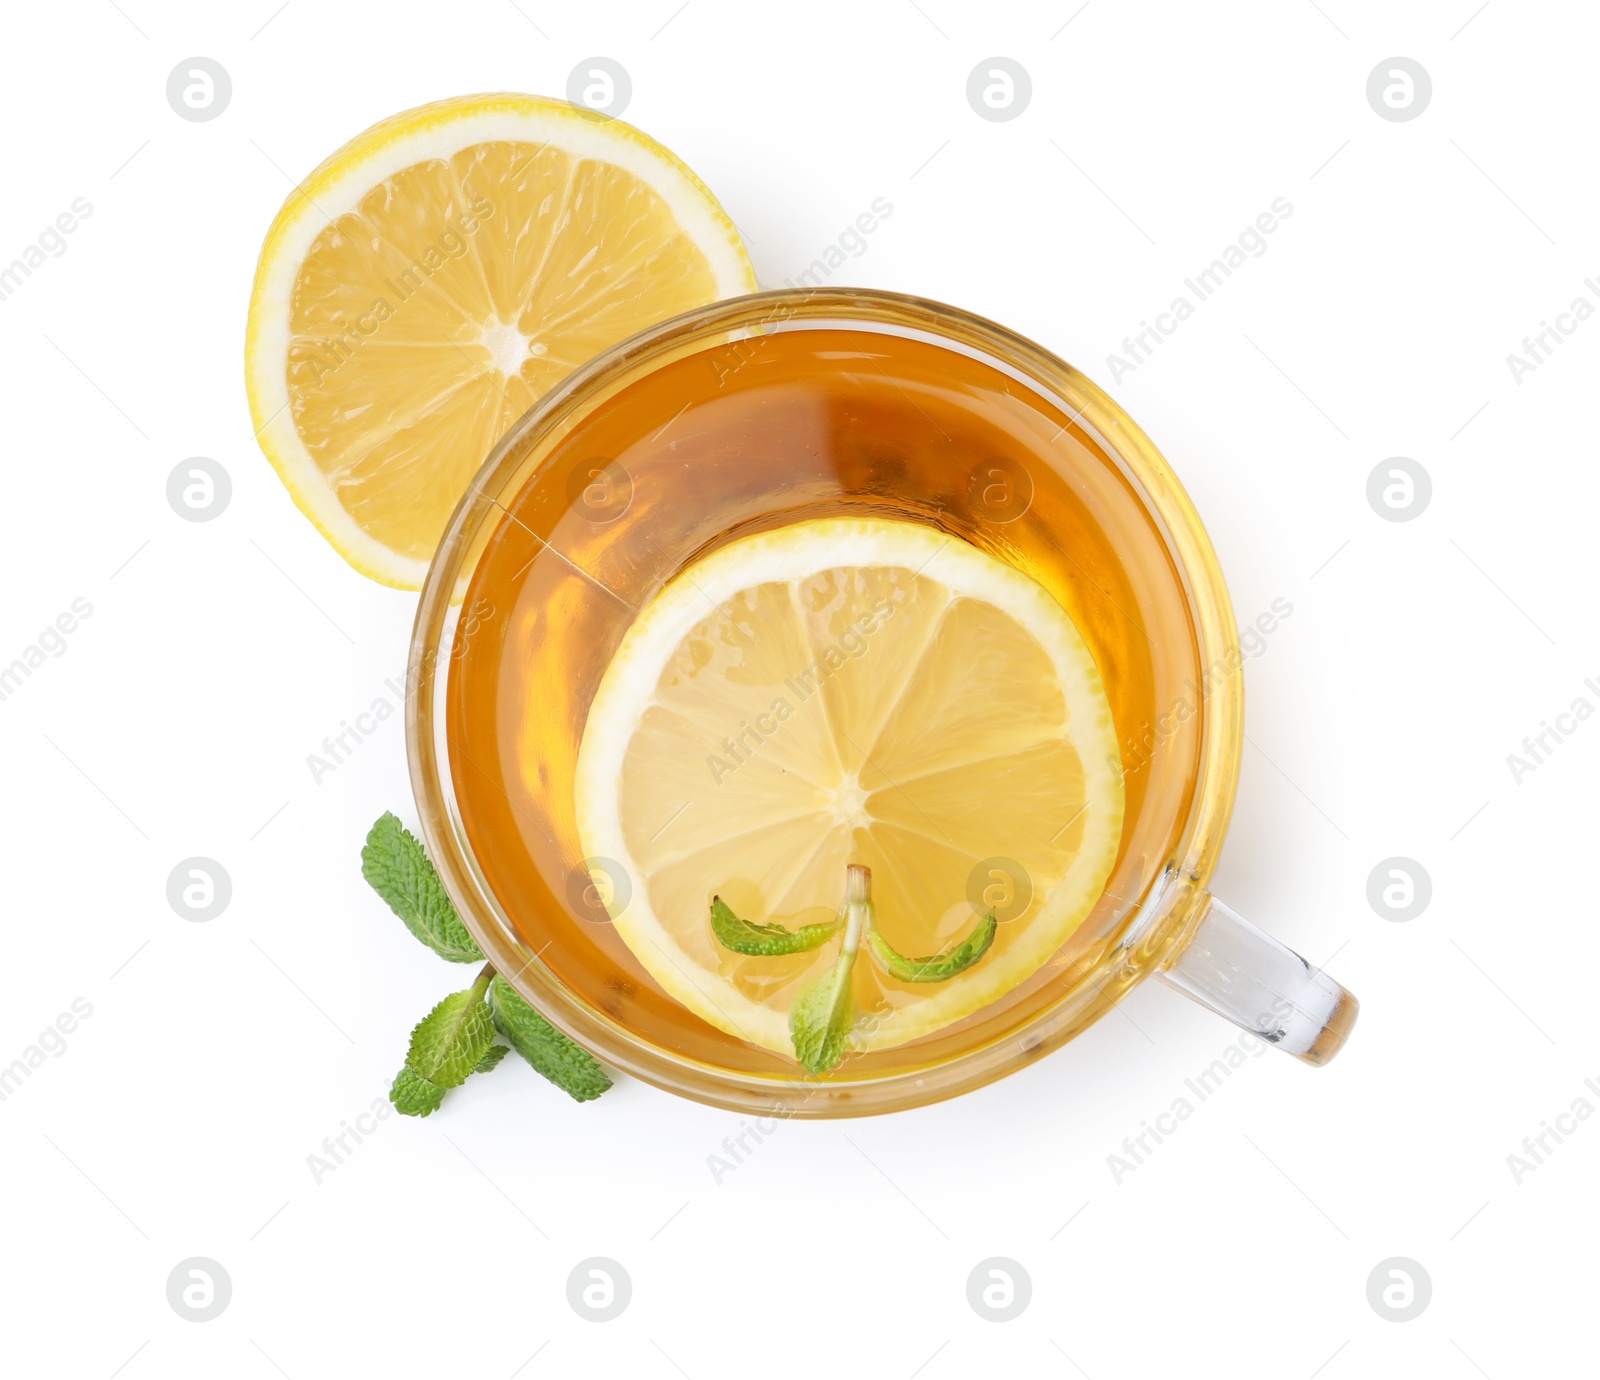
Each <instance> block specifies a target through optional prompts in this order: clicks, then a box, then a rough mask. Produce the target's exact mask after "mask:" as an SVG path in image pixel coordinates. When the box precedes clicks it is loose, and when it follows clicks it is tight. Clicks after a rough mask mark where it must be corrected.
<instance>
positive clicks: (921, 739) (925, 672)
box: [575, 519, 1123, 1054]
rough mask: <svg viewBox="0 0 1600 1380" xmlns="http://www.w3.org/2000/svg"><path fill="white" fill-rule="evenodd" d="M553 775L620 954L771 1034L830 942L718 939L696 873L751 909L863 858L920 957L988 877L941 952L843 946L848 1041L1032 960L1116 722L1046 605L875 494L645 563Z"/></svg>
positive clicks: (952, 1003)
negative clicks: (640, 606) (755, 948)
mask: <svg viewBox="0 0 1600 1380" xmlns="http://www.w3.org/2000/svg"><path fill="white" fill-rule="evenodd" d="M575 797H576V812H577V828H578V834H579V838H580V840H581V842H582V846H583V848H584V850H585V853H586V855H587V858H586V861H587V864H588V866H589V867H590V869H591V874H592V875H593V876H594V878H595V882H596V886H597V889H598V890H599V891H600V893H601V895H602V896H603V897H605V898H606V899H607V904H608V908H609V909H610V910H611V914H612V920H613V923H614V925H615V928H616V930H617V932H618V934H620V935H621V936H622V938H623V939H624V941H625V942H626V943H627V944H628V946H629V948H630V949H632V951H633V953H634V954H635V955H636V956H637V957H638V959H639V961H640V963H642V964H643V965H644V967H645V968H646V969H647V970H648V971H649V973H650V974H651V976H652V977H654V978H655V979H656V981H657V982H659V983H660V984H661V986H662V987H663V988H665V989H666V990H667V991H668V992H669V993H671V994H672V996H674V997H675V998H676V999H677V1000H679V1001H681V1002H682V1003H683V1004H684V1005H685V1006H687V1007H688V1008H689V1009H690V1010H692V1011H694V1012H695V1013H696V1014H697V1015H699V1016H701V1017H702V1018H704V1019H705V1020H707V1021H709V1022H710V1023H711V1024H712V1025H714V1026H717V1027H718V1028H720V1029H722V1030H725V1031H727V1032H728V1033H729V1034H731V1035H734V1036H736V1037H738V1038H740V1039H743V1040H747V1041H749V1042H751V1043H753V1044H756V1045H760V1046H764V1047H766V1048H768V1049H772V1050H777V1051H780V1052H783V1053H787V1054H792V1045H791V1037H790V1032H789V1027H788V1023H787V1020H788V1012H789V1009H790V1007H791V1005H792V1004H793V1003H794V1000H795V997H796V994H797V993H798V992H799V991H800V989H801V988H802V987H803V986H804V985H805V984H806V983H807V982H808V981H809V980H810V979H812V978H814V977H816V976H817V975H818V974H819V973H821V972H822V971H823V970H824V969H827V968H828V967H829V966H830V964H832V963H833V962H834V960H835V958H836V956H837V955H838V953H839V945H840V943H841V942H842V940H841V939H833V940H831V941H830V942H827V943H824V944H822V945H821V946H820V947H818V948H816V949H815V950H813V951H809V952H802V953H793V954H785V955H783V956H781V957H771V956H760V955H757V956H745V955H742V954H737V953H733V952H731V951H730V950H729V949H727V948H724V947H722V946H721V945H720V944H719V943H718V940H717V937H716V935H715V934H714V932H713V930H712V927H711V924H710V918H709V910H710V903H711V900H712V898H713V896H718V897H720V898H721V899H722V900H723V901H724V902H725V903H726V904H727V905H729V906H731V907H732V909H733V910H734V911H735V912H737V913H738V915H739V916H740V917H741V918H743V919H745V920H748V921H751V922H754V923H761V924H765V923H781V924H784V925H787V926H790V927H797V926H802V925H806V924H811V923H822V922H826V921H829V920H831V919H833V918H834V917H835V916H836V915H837V914H838V911H839V908H840V902H841V899H842V897H843V893H844V887H845V878H846V868H847V867H848V866H849V865H850V864H864V865H865V866H867V867H869V868H870V869H871V870H872V874H873V896H874V901H875V909H876V924H877V927H878V930H879V932H880V933H881V935H882V936H883V938H884V940H886V941H887V943H888V944H889V945H890V946H892V948H893V949H894V950H896V951H897V952H898V953H900V954H903V955H931V954H936V953H939V952H940V951H942V950H946V949H948V948H949V946H951V945H952V944H955V943H957V942H959V941H960V940H961V939H963V938H964V937H965V936H966V935H968V934H969V933H971V932H972V930H973V928H974V925H975V924H976V923H977V922H978V921H979V919H980V915H981V913H982V910H983V908H985V907H991V906H995V905H996V904H997V898H996V894H995V892H994V891H993V886H994V884H995V883H996V882H998V883H999V885H1000V887H1001V894H1000V895H999V898H998V910H997V915H998V918H999V919H1000V924H999V928H998V932H997V934H996V937H995V939H994V941H993V944H992V946H991V947H990V948H989V950H988V952H986V953H985V954H984V955H983V956H982V957H981V958H980V959H979V960H978V961H977V962H976V963H974V964H973V965H972V966H971V967H969V968H966V969H965V970H964V971H961V972H960V973H959V975H957V976H955V977H953V978H951V979H950V980H948V981H944V982H939V983H912V982H902V981H898V980H896V979H895V978H893V977H891V976H889V975H888V974H887V973H886V972H884V971H881V970H880V969H879V968H878V967H875V966H874V965H873V964H872V963H869V962H865V961H858V962H856V963H855V966H854V970H853V973H852V975H851V978H850V981H851V982H852V983H853V995H854V1001H855V1008H856V1011H857V1012H858V1013H859V1017H858V1019H857V1022H856V1025H855V1029H854V1032H853V1036H852V1039H853V1044H854V1047H855V1048H857V1049H863V1050H871V1049H883V1048H888V1047H891V1046H894V1045H898V1044H902V1043H904V1042H905V1041H908V1040H913V1039H916V1038H918V1037H919V1036H922V1035H926V1034H928V1033H930V1032H932V1031H934V1030H937V1029H939V1028H940V1027H942V1026H945V1025H948V1024H949V1023H950V1022H952V1021H956V1020H959V1019H961V1018H962V1017H963V1016H967V1015H970V1014H972V1013H973V1012H975V1011H977V1010H978V1009H979V1008H981V1007H983V1006H986V1005H987V1004H989V1003H990V1002H993V1001H995V1000H996V999H997V998H999V997H1001V996H1003V995H1004V994H1005V993H1007V992H1009V991H1010V990H1011V989H1012V988H1014V987H1016V986H1017V984H1018V983H1020V982H1022V981H1023V980H1024V979H1026V978H1027V977H1028V976H1029V975H1030V974H1032V973H1033V972H1035V971H1036V970H1037V969H1038V968H1039V967H1040V965H1041V964H1043V963H1044V962H1045V961H1046V960H1047V959H1048V958H1049V957H1050V956H1051V955H1052V954H1053V953H1054V952H1055V951H1056V950H1057V949H1059V948H1060V946H1061V944H1062V942H1063V941H1064V940H1065V939H1066V938H1067V937H1068V936H1069V935H1070V934H1071V933H1072V931H1073V930H1074V929H1075V928H1076V927H1077V926H1078V925H1079V924H1080V923H1081V922H1082V920H1083V918H1084V917H1085V916H1086V915H1087V914H1088V913H1089V911H1090V910H1091V908H1092V907H1093V906H1094V904H1095V902H1096V900H1097V899H1098V898H1099V896H1100V894H1101V891H1102V889H1103V888H1104V886H1105V883H1106V879H1107V878H1108V877H1109V876H1110V873H1111V868H1112V865H1113V863H1114V862H1115V860H1116V854H1117V846H1118V842H1119V840H1120V838H1121V834H1122V813H1123V786H1122V768H1121V763H1120V758H1119V756H1118V752H1117V736H1116V729H1115V726H1114V724H1113V721H1112V717H1111V710H1110V706H1109V705H1108V703H1107V701H1106V695H1105V690H1104V687H1103V686H1102V684H1101V680H1100V673H1099V670H1098V668H1097V667H1096V666H1095V662H1094V658H1093V657H1092V656H1091V654H1090V652H1089V649H1088V648H1087V647H1086V646H1085V644H1084V641H1083V638H1082V637H1081V636H1080V635H1079V633H1078V630H1077V628H1076V627H1075V626H1074V625H1073V623H1072V620H1071V619H1070V618H1069V617H1068V616H1067V614H1066V613H1065V612H1064V611H1063V610H1062V608H1061V606H1060V605H1059V604H1057V603H1056V602H1055V600H1054V599H1052V598H1051V597H1050V595H1049V594H1048V593H1047V592H1046V591H1045V590H1044V589H1043V588H1042V587H1041V586H1040V585H1039V584H1037V583H1036V582H1035V581H1034V580H1033V579H1031V578H1030V577H1029V576H1028V575H1026V574H1024V573H1023V572H1021V571H1018V570H1016V569H1013V568H1012V567H1010V566H1007V565H1004V564H1002V563H1001V562H1000V561H998V560H996V559H994V558H993V557H991V556H989V555H986V554H985V553H983V552H981V551H979V550H978V549H977V548H976V547H973V546H971V545H969V544H967V543H966V542H964V541H961V540H960V539H958V538H955V537H951V536H949V535H947V534H945V533H943V532H939V531H936V530H934V529H932V528H929V527H924V526H920V525H917V524H914V523H909V522H901V521H888V520H880V519H871V520H854V519H825V520H819V521H811V522H802V523H796V524H794V525H791V526H788V527H783V528H779V529H777V530H774V531H771V532H766V533H762V534H760V535H757V536H751V537H746V538H742V539H739V540H736V541H734V542H732V543H730V544H729V545H727V546H724V547H722V548H721V549H720V550H718V551H715V552H714V553H712V554H711V555H710V556H708V557H706V558H705V559H704V560H702V561H700V562H698V563H696V564H695V565H692V566H690V567H689V568H688V569H686V570H684V571H683V572H682V573H680V574H679V575H678V576H677V577H676V578H674V579H673V580H672V581H670V582H669V583H668V584H667V585H666V587H665V588H664V589H663V590H662V591H661V592H660V594H659V595H658V596H657V597H656V598H655V600H654V601H653V602H651V603H650V604H649V605H648V606H647V607H646V608H645V609H644V610H643V611H642V612H641V613H640V614H639V616H638V618H637V619H636V621H635V622H634V623H633V624H632V626H631V627H630V628H629V630H628V632H627V633H626V635H625V636H624V637H623V639H622V642H621V644H620V645H619V647H618V649H617V652H616V655H615V656H614V657H613V659H612V661H611V663H610V665H609V666H608V667H607V669H606V672H605V674H604V676H603V677H602V678H601V682H600V686H599V690H598V692H597V693H596V695H595V698H594V702H593V704H592V706H591V708H590V710H589V717H588V721H587V723H586V724H585V727H584V733H583V741H582V744H581V746H580V749H579V754H578V766H577V779H576V783H575ZM619 877H620V879H622V880H620V881H619Z"/></svg>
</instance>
